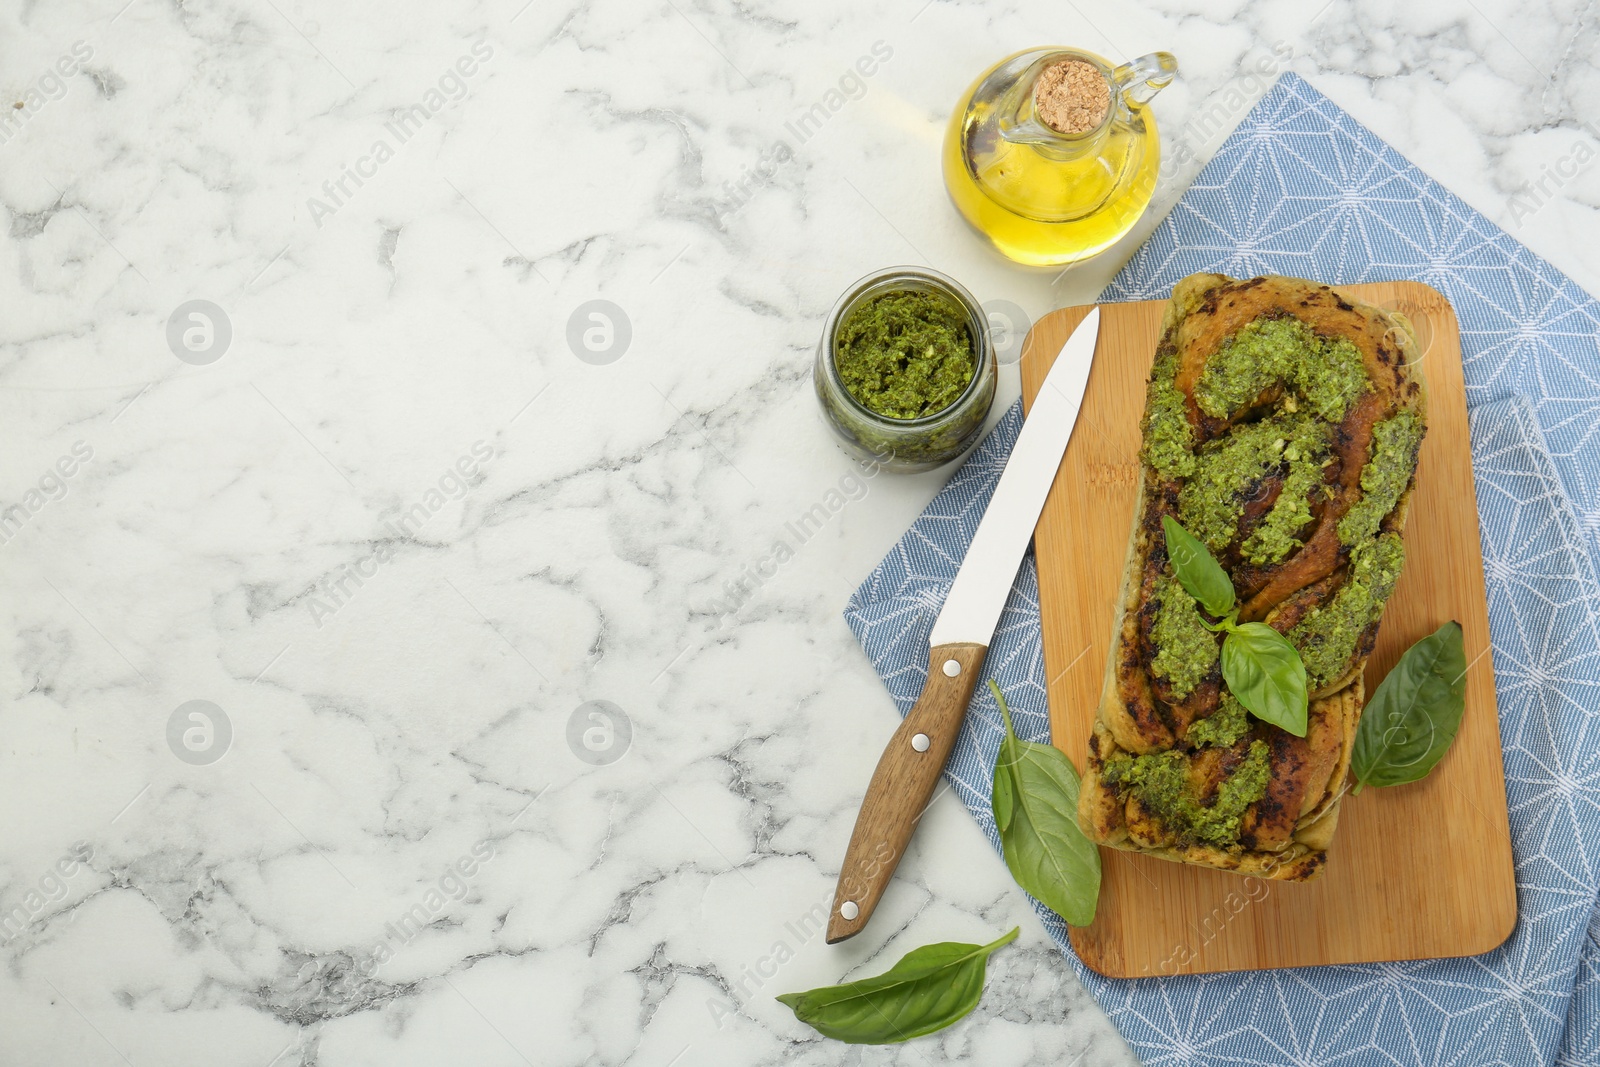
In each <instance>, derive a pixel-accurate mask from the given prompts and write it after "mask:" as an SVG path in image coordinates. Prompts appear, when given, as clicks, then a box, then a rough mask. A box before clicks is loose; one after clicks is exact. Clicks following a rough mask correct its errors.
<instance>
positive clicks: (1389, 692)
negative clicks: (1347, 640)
mask: <svg viewBox="0 0 1600 1067" xmlns="http://www.w3.org/2000/svg"><path fill="white" fill-rule="evenodd" d="M1466 690H1467V650H1466V647H1465V645H1464V644H1463V642H1462V638H1461V624H1460V623H1458V622H1447V623H1445V624H1444V625H1443V626H1441V627H1439V628H1438V629H1437V630H1435V631H1434V632H1433V633H1432V634H1429V635H1428V636H1427V637H1424V638H1423V639H1422V640H1420V641H1418V642H1417V643H1416V644H1414V645H1412V646H1411V647H1410V648H1408V649H1406V652H1405V655H1403V656H1401V657H1400V662H1398V663H1396V664H1395V665H1394V668H1393V669H1392V670H1390V671H1389V673H1388V674H1386V675H1384V678H1383V681H1382V682H1379V683H1378V688H1377V689H1376V690H1374V691H1373V694H1372V699H1371V700H1369V701H1367V706H1366V709H1365V710H1364V711H1363V712H1362V713H1361V724H1360V725H1359V726H1357V727H1356V741H1355V748H1354V749H1353V750H1352V751H1351V753H1350V769H1351V771H1352V772H1353V773H1354V775H1355V779H1356V784H1355V787H1354V788H1353V789H1351V791H1350V792H1351V793H1352V795H1353V794H1356V793H1359V792H1361V787H1362V786H1364V785H1373V786H1388V785H1404V784H1406V783H1407V782H1415V781H1418V780H1419V779H1421V778H1423V777H1425V776H1426V775H1427V773H1428V772H1429V771H1431V770H1433V768H1434V765H1435V764H1437V763H1438V762H1439V760H1440V759H1442V758H1443V757H1444V754H1445V751H1446V750H1447V749H1449V747H1450V744H1451V742H1453V741H1454V740H1455V739H1456V731H1458V730H1459V729H1460V728H1461V713H1462V711H1463V710H1464V709H1465V708H1466V703H1467V702H1466Z"/></svg>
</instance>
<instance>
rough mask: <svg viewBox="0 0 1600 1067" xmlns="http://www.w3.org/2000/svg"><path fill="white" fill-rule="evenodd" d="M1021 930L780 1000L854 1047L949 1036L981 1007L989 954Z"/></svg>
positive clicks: (945, 946) (916, 952)
mask: <svg viewBox="0 0 1600 1067" xmlns="http://www.w3.org/2000/svg"><path fill="white" fill-rule="evenodd" d="M1020 929H1021V928H1020V927H1012V929H1011V932H1010V933H1009V934H1006V935H1005V936H1004V937H1001V938H1000V939H999V940H998V941H991V942H990V943H989V944H987V945H966V944H962V943H960V942H957V941H941V942H939V943H938V944H936V945H924V946H923V947H922V948H918V949H913V950H912V951H910V952H908V953H906V954H905V955H904V956H903V957H901V959H900V962H899V963H897V964H895V965H894V966H893V967H891V968H889V969H888V970H887V971H885V972H884V973H883V974H880V975H878V976H877V977H875V978H863V979H861V980H860V981H857V982H850V983H847V984H845V985H835V986H823V987H822V988H821V989H813V990H810V991H808V992H805V993H785V994H783V995H782V996H781V997H779V998H778V1000H780V1001H782V1002H783V1003H784V1004H787V1005H788V1006H789V1007H790V1008H791V1009H792V1010H793V1011H794V1017H795V1018H796V1019H799V1020H800V1021H801V1022H803V1023H805V1024H806V1025H807V1026H809V1027H811V1028H812V1029H813V1030H816V1031H817V1032H818V1033H819V1034H822V1035H823V1036H824V1037H831V1038H833V1039H835V1040H837V1041H846V1042H849V1043H850V1044H852V1045H890V1044H894V1043H895V1042H897V1041H908V1040H910V1039H911V1038H913V1037H921V1036H923V1035H924V1034H931V1033H933V1032H934V1031H935V1030H943V1029H944V1028H945V1027H947V1026H949V1025H950V1024H951V1023H953V1022H955V1021H957V1020H958V1019H960V1018H962V1017H963V1016H964V1015H966V1014H967V1013H968V1012H970V1011H971V1010H972V1009H973V1008H976V1007H977V1006H978V998H980V997H981V996H983V973H984V968H985V964H986V963H987V962H988V959H989V954H990V953H991V952H993V951H994V950H995V949H997V948H999V947H1000V946H1001V945H1006V944H1010V943H1011V942H1012V941H1014V940H1016V937H1017V934H1018V932H1019V931H1020Z"/></svg>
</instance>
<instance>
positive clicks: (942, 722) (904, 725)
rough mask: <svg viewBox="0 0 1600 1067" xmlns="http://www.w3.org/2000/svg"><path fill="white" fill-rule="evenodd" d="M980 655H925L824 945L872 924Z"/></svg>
mask: <svg viewBox="0 0 1600 1067" xmlns="http://www.w3.org/2000/svg"><path fill="white" fill-rule="evenodd" d="M988 651H989V649H988V648H987V646H984V645H973V644H952V645H939V646H937V647H935V648H934V649H933V651H932V652H931V653H930V655H929V657H928V680H927V682H926V683H924V684H923V686H922V695H921V696H919V697H918V698H917V703H916V705H915V706H913V707H912V709H911V712H910V714H908V715H907V716H906V717H905V720H904V721H903V722H901V724H900V728H899V729H898V730H896V731H895V732H894V736H893V737H892V738H890V739H889V747H888V748H886V749H884V750H883V755H882V756H881V757H880V758H879V759H878V769H877V770H875V771H873V772H872V781H871V782H869V783H868V784H867V795H866V797H864V798H863V799H862V801H861V811H860V813H859V814H858V815H857V816H856V828H855V830H854V831H853V832H852V833H851V834H850V848H849V850H848V851H847V852H846V853H845V857H844V866H843V867H842V868H841V869H840V871H839V886H838V888H837V889H836V890H834V894H833V910H832V911H831V912H830V913H829V915H828V944H830V945H832V944H835V943H837V942H840V941H843V940H844V939H845V938H847V937H853V936H854V935H856V934H858V933H860V932H861V930H862V928H863V927H865V926H866V925H867V920H868V919H870V918H872V911H873V909H874V908H876V907H877V906H878V898H879V897H881V896H883V890H884V887H885V886H887V885H888V884H889V879H890V878H892V877H894V869H895V868H896V867H898V866H899V865H900V857H901V856H903V855H904V854H905V851H906V845H907V844H908V843H909V842H910V841H911V834H912V833H913V832H914V831H915V830H916V828H917V822H918V821H919V820H920V819H921V818H922V812H923V810H924V809H926V808H927V806H928V798H929V797H931V796H933V788H934V786H935V785H937V784H938V783H939V776H940V774H942V773H943V771H944V763H945V760H947V759H949V758H950V750H951V749H952V748H954V747H955V743H956V735H957V734H958V733H959V732H960V731H961V720H962V718H963V717H964V716H965V715H966V713H967V703H968V701H970V700H971V699H972V691H973V689H975V688H976V687H977V685H978V672H979V668H980V667H982V666H983V657H984V656H985V655H986V654H987V653H988ZM951 664H954V665H955V666H954V667H952V666H951ZM952 672H953V673H952Z"/></svg>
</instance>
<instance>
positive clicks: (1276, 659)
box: [1222, 622, 1306, 737]
mask: <svg viewBox="0 0 1600 1067" xmlns="http://www.w3.org/2000/svg"><path fill="white" fill-rule="evenodd" d="M1222 679H1223V681H1225V682H1227V683H1228V691H1229V692H1231V693H1232V694H1233V695H1234V697H1235V698H1236V699H1237V700H1238V701H1239V703H1241V704H1243V705H1244V706H1245V707H1246V708H1247V709H1249V711H1250V712H1251V713H1252V714H1253V715H1255V717H1256V718H1258V719H1261V720H1262V721H1263V722H1270V723H1272V724H1273V725H1274V726H1277V727H1280V728H1282V729H1284V730H1287V731H1288V732H1289V733H1291V734H1294V735H1295V736H1296V737H1304V736H1305V735H1306V665H1305V664H1304V663H1302V662H1301V661H1300V653H1298V652H1296V651H1295V647H1294V646H1293V645H1291V644H1290V643H1289V639H1288V638H1286V637H1284V636H1283V635H1282V634H1280V633H1279V632H1278V631H1276V630H1274V629H1273V628H1272V627H1270V626H1268V625H1267V624H1266V623H1264V622H1243V623H1240V624H1238V625H1237V626H1235V627H1233V628H1232V630H1231V631H1230V632H1229V633H1228V636H1227V637H1226V638H1225V639H1224V640H1223V642H1222Z"/></svg>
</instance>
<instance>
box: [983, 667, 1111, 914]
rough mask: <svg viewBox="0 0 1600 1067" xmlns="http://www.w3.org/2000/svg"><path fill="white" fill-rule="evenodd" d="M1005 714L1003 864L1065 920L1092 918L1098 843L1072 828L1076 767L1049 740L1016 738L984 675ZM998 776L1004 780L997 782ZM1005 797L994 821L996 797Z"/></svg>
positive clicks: (998, 772)
mask: <svg viewBox="0 0 1600 1067" xmlns="http://www.w3.org/2000/svg"><path fill="white" fill-rule="evenodd" d="M989 688H990V689H992V690H994V698H995V701H996V702H997V703H998V704H999V705H1000V714H1001V717H1002V718H1003V719H1004V720H1005V729H1006V733H1005V737H1004V738H1003V739H1002V740H1001V742H1000V758H999V760H998V761H997V762H996V764H995V788H994V793H995V797H996V799H997V806H996V809H995V812H996V814H995V824H996V825H997V826H998V827H999V829H1000V846H1001V849H1002V851H1003V852H1004V853H1005V858H1006V867H1007V869H1009V870H1010V871H1011V876H1012V877H1013V878H1015V879H1016V880H1017V884H1018V885H1020V886H1021V887H1022V888H1023V889H1025V890H1027V891H1028V892H1029V893H1031V894H1032V895H1033V897H1034V898H1035V899H1036V900H1038V901H1039V902H1040V903H1041V904H1043V905H1044V906H1045V907H1047V908H1049V909H1050V910H1051V911H1053V912H1055V913H1056V914H1057V915H1059V916H1061V917H1062V918H1063V919H1065V920H1066V921H1067V922H1069V923H1071V924H1072V925H1073V926H1088V925H1089V924H1090V923H1091V922H1093V921H1094V912H1095V907H1096V905H1097V904H1098V903H1099V900H1100V850H1099V849H1098V848H1096V847H1095V844H1094V842H1092V841H1090V840H1089V839H1088V838H1087V837H1084V836H1083V831H1082V830H1080V829H1078V771H1077V769H1076V768H1075V767H1073V766H1072V761H1071V760H1069V759H1067V757H1066V754H1065V753H1064V752H1062V751H1061V750H1060V749H1058V748H1056V747H1055V746H1054V745H1040V744H1034V743H1033V742H1031V741H1022V740H1019V739H1018V737H1017V735H1016V733H1015V732H1014V731H1013V730H1012V728H1011V709H1010V708H1009V707H1007V706H1006V698H1005V696H1004V695H1003V694H1002V693H1001V692H1000V687H999V686H998V685H996V684H995V683H994V681H993V680H992V679H991V680H990V682H989ZM1002 776H1003V777H1004V778H1006V779H1009V781H1008V782H1007V785H1006V786H1001V785H1000V782H1001V780H1002ZM1003 789H1004V790H1009V791H1010V793H1011V796H1009V797H1007V798H1005V800H1004V803H1006V804H1007V805H1008V806H1009V810H1008V811H1007V812H1006V815H1005V824H1004V825H1001V820H1000V809H999V806H998V804H999V802H1000V800H999V798H1000V797H1001V793H1002V790H1003Z"/></svg>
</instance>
